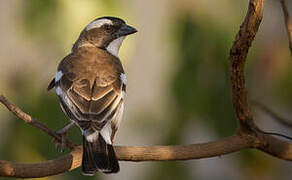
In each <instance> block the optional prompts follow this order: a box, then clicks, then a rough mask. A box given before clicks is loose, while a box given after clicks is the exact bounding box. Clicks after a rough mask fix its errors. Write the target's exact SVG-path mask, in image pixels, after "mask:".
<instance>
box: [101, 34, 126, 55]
mask: <svg viewBox="0 0 292 180" xmlns="http://www.w3.org/2000/svg"><path fill="white" fill-rule="evenodd" d="M125 37H126V36H122V37H119V38H118V39H115V40H113V41H112V42H111V43H109V45H108V46H107V47H106V50H107V51H108V52H109V53H111V54H112V55H114V56H116V57H117V58H119V56H118V54H119V50H120V47H121V45H122V42H123V40H124V39H125Z"/></svg>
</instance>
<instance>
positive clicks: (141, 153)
mask: <svg viewBox="0 0 292 180" xmlns="http://www.w3.org/2000/svg"><path fill="white" fill-rule="evenodd" d="M252 141H253V139H251V138H242V137H241V136H240V135H235V136H231V137H228V138H226V139H222V140H219V141H215V142H209V143H202V144H192V145H186V146H115V151H116V154H117V157H118V159H119V160H122V161H169V160H189V159H200V158H208V157H214V156H219V155H224V154H228V153H232V152H236V151H239V150H241V149H244V148H248V147H251V144H252ZM81 159H82V148H81V147H78V148H75V149H74V150H73V151H72V152H71V153H70V154H68V155H65V156H63V157H60V158H58V159H54V160H50V161H46V162H42V163H35V164H22V163H12V162H8V161H0V177H1V176H3V177H21V178H28V177H45V176H50V175H55V174H59V173H63V172H67V171H71V170H73V169H75V168H77V167H79V166H80V164H81Z"/></svg>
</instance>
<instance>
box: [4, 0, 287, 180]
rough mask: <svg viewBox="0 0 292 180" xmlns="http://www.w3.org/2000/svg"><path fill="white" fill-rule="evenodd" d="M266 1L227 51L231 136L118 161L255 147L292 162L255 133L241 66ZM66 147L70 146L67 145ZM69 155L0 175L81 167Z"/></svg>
mask: <svg viewBox="0 0 292 180" xmlns="http://www.w3.org/2000/svg"><path fill="white" fill-rule="evenodd" d="M264 3H265V0H250V2H249V7H248V11H247V15H246V17H245V20H244V21H243V23H242V25H241V27H240V30H239V32H238V34H237V35H236V38H235V41H234V43H233V46H232V48H231V50H230V57H229V60H230V68H229V71H230V74H229V75H230V84H231V93H232V103H233V107H234V109H235V112H236V117H237V119H238V122H239V128H238V130H237V131H236V133H235V134H234V135H233V136H230V137H227V138H224V139H221V140H217V141H213V142H208V143H200V144H191V145H176V146H115V150H116V153H117V157H118V159H119V160H121V161H169V160H190V159H200V158H209V157H215V156H221V155H225V154H228V153H232V152H236V151H240V150H242V149H245V148H256V149H259V150H261V151H263V152H266V153H268V154H270V155H273V156H276V157H278V158H281V159H285V160H292V144H290V143H288V142H285V141H281V140H279V139H276V138H274V137H272V136H270V135H267V134H263V133H261V131H258V127H256V126H255V125H254V122H253V114H252V112H251V110H250V108H249V105H248V101H247V90H246V85H245V76H244V65H245V62H246V57H247V53H248V50H249V48H250V46H251V43H252V41H253V40H254V38H255V35H256V33H257V30H258V28H259V25H260V23H261V20H262V17H263V9H264ZM0 97H1V98H0V101H1V103H2V104H4V105H5V106H6V107H7V108H8V109H9V110H10V111H12V112H13V113H14V114H15V115H17V116H18V117H19V118H20V119H22V120H24V121H25V122H27V123H29V124H32V125H33V126H35V127H38V128H40V129H42V130H43V131H45V132H46V133H48V134H49V135H50V136H52V137H54V138H55V139H57V140H58V141H60V137H59V136H58V135H56V134H55V133H54V132H53V131H52V130H50V129H49V128H48V127H46V126H44V125H42V124H41V123H40V122H38V121H36V120H33V119H32V118H31V117H30V116H29V115H27V114H25V113H24V114H23V112H22V111H21V110H20V109H19V108H18V107H16V106H14V105H13V104H11V103H10V102H9V101H8V100H7V99H6V98H5V97H4V96H0ZM68 142H69V141H67V145H68V146H69V147H71V145H70V143H68ZM72 148H73V150H72V152H71V153H70V154H67V155H65V156H63V157H60V158H57V159H54V160H49V161H45V162H41V163H34V164H22V163H12V162H8V161H0V176H5V177H21V178H28V177H45V176H50V175H56V174H60V173H64V172H67V171H70V170H72V169H74V168H77V167H79V166H80V164H81V158H82V148H81V147H80V146H76V147H75V146H74V145H73V146H72Z"/></svg>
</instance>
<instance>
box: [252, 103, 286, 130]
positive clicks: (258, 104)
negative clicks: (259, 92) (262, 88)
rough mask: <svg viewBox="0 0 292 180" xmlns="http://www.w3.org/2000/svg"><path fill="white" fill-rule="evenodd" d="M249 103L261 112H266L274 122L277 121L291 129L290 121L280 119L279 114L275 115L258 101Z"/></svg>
mask: <svg viewBox="0 0 292 180" xmlns="http://www.w3.org/2000/svg"><path fill="white" fill-rule="evenodd" d="M251 103H252V104H253V105H255V106H257V107H258V108H260V109H261V110H263V111H264V112H266V113H267V114H268V115H270V116H271V117H273V118H274V119H275V120H277V121H279V122H280V123H281V124H283V125H285V126H288V127H290V128H292V121H291V120H288V119H285V118H283V117H281V116H280V115H279V114H277V113H276V112H274V111H272V110H271V109H270V108H268V107H267V106H266V105H264V104H263V103H260V102H258V101H252V102H251Z"/></svg>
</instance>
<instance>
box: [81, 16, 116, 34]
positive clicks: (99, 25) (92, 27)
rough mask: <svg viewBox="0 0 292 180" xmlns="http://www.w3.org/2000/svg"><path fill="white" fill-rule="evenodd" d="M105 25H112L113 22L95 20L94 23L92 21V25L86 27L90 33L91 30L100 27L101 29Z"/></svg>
mask: <svg viewBox="0 0 292 180" xmlns="http://www.w3.org/2000/svg"><path fill="white" fill-rule="evenodd" d="M104 24H110V25H112V24H113V22H112V21H111V20H109V19H98V20H94V21H92V22H91V23H89V24H88V25H87V26H86V30H87V31H89V30H90V29H94V28H99V27H101V26H102V25H104Z"/></svg>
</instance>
